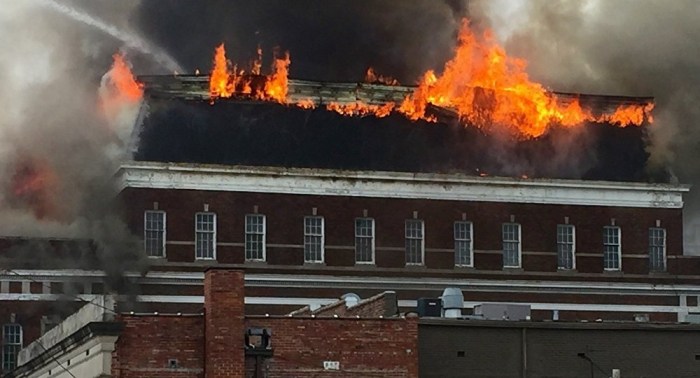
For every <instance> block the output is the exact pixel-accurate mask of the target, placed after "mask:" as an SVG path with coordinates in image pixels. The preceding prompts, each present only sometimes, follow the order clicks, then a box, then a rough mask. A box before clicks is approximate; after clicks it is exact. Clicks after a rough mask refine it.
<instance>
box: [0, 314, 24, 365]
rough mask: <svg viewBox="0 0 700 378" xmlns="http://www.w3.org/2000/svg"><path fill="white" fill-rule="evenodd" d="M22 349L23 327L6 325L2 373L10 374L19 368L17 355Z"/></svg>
mask: <svg viewBox="0 0 700 378" xmlns="http://www.w3.org/2000/svg"><path fill="white" fill-rule="evenodd" d="M20 349H22V326H20V325H19V324H5V325H4V326H3V327H2V371H3V372H9V371H11V370H13V369H14V368H16V367H17V355H18V354H19V351H20Z"/></svg>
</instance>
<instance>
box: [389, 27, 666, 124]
mask: <svg viewBox="0 0 700 378" xmlns="http://www.w3.org/2000/svg"><path fill="white" fill-rule="evenodd" d="M526 65H527V63H526V62H525V61H524V60H522V59H517V58H512V57H509V56H508V55H507V54H506V52H505V50H504V49H503V48H502V47H501V46H499V45H498V44H496V43H495V41H494V40H493V37H492V35H491V33H490V32H488V31H487V32H485V33H484V35H483V36H481V37H477V36H476V35H475V34H474V33H473V32H472V31H471V30H470V29H469V23H468V21H467V20H465V21H464V23H463V27H462V29H461V31H460V34H459V41H458V45H457V48H456V52H455V56H454V57H453V58H452V59H451V60H450V61H448V62H447V63H446V64H445V67H444V70H443V72H442V74H441V75H439V76H438V75H437V74H436V73H435V72H434V71H428V72H427V73H426V74H425V75H424V77H423V79H422V80H421V82H420V84H419V86H418V88H417V89H416V91H415V92H414V93H413V95H411V96H409V97H408V98H407V99H406V100H405V101H404V102H403V103H402V104H401V106H400V108H399V111H400V112H402V113H404V114H405V115H406V116H408V117H409V118H411V119H413V120H417V119H421V118H426V117H428V116H427V114H426V110H427V106H428V104H433V105H437V106H442V107H447V108H451V109H453V110H454V111H456V112H457V114H458V115H459V117H460V119H461V120H463V121H465V122H467V123H469V124H471V125H474V126H477V127H482V128H483V127H492V126H504V127H508V128H511V129H513V131H515V132H516V133H518V134H519V135H522V136H526V137H537V136H540V135H542V134H544V133H545V132H546V131H547V129H548V128H549V127H550V126H552V125H561V126H569V127H570V126H574V125H578V124H580V123H582V122H584V121H591V122H604V121H605V122H606V121H610V122H611V123H615V124H618V125H621V126H626V125H629V124H634V125H641V124H642V123H643V122H644V119H645V118H646V119H648V120H649V121H651V118H650V113H649V112H650V110H651V108H652V107H653V106H648V105H647V106H637V105H629V106H623V107H621V108H620V109H618V111H617V112H615V114H614V115H611V116H605V115H604V116H594V115H593V114H592V113H591V111H589V110H584V109H582V108H581V106H580V104H579V102H578V101H577V100H573V101H571V102H569V103H568V104H563V103H561V102H560V101H559V100H558V98H557V96H556V95H554V94H553V93H551V92H549V91H547V90H546V89H545V88H544V87H543V86H542V85H541V84H539V83H536V82H533V81H531V80H530V78H529V77H528V75H527V73H526V72H525V67H526Z"/></svg>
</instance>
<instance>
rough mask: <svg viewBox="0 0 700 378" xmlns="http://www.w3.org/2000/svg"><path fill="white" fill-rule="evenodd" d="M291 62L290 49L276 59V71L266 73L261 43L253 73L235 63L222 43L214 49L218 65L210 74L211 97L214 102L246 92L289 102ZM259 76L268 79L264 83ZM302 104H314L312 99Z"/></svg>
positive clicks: (252, 66) (251, 69)
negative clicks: (269, 73)
mask: <svg viewBox="0 0 700 378" xmlns="http://www.w3.org/2000/svg"><path fill="white" fill-rule="evenodd" d="M276 55H277V54H276ZM290 64H291V59H290V58H289V53H288V52H286V53H284V55H283V56H282V57H279V56H276V57H275V60H274V61H273V63H272V74H271V75H269V76H262V49H261V48H260V47H258V49H257V58H256V59H255V60H253V62H252V63H251V65H250V73H247V72H246V71H245V70H244V69H242V70H238V68H237V66H235V65H232V64H231V62H230V61H229V60H228V59H227V58H226V49H225V48H224V44H223V43H222V44H221V45H219V47H217V48H216V51H215V53H214V67H213V69H212V71H211V76H210V77H209V98H210V99H211V102H212V104H213V103H214V101H215V100H216V99H218V98H229V97H232V96H235V95H246V96H250V97H253V98H255V99H258V100H264V101H273V102H278V103H281V104H286V103H287V102H288V99H287V93H288V91H289V89H288V88H289V84H288V76H289V65H290ZM259 78H262V79H264V81H263V82H262V83H260V82H259V80H258V79H259ZM299 106H300V107H303V108H311V107H312V106H310V104H309V103H308V101H304V102H303V103H300V104H299Z"/></svg>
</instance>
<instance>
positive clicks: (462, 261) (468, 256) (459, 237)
mask: <svg viewBox="0 0 700 378" xmlns="http://www.w3.org/2000/svg"><path fill="white" fill-rule="evenodd" d="M454 237H455V265H456V266H474V265H473V264H474V256H473V252H474V251H473V245H472V222H455V224H454Z"/></svg>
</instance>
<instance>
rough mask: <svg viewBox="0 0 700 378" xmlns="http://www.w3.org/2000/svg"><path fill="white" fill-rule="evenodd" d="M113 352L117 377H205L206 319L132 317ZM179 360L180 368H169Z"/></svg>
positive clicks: (124, 318) (126, 319) (126, 320)
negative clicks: (170, 363) (174, 360)
mask: <svg viewBox="0 0 700 378" xmlns="http://www.w3.org/2000/svg"><path fill="white" fill-rule="evenodd" d="M117 320H118V321H121V322H123V323H124V331H123V332H122V334H121V335H120V336H119V340H118V341H117V344H116V349H115V351H114V352H113V353H112V376H113V377H114V378H132V377H133V378H136V377H138V378H151V377H152V378H171V377H172V378H175V377H178V378H180V377H182V378H185V377H188V378H189V377H192V378H202V377H204V319H203V317H201V316H163V315H161V316H130V315H121V316H119V317H118V319H117ZM169 359H177V360H178V364H179V367H178V368H176V369H173V368H169V367H168V360H169Z"/></svg>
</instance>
